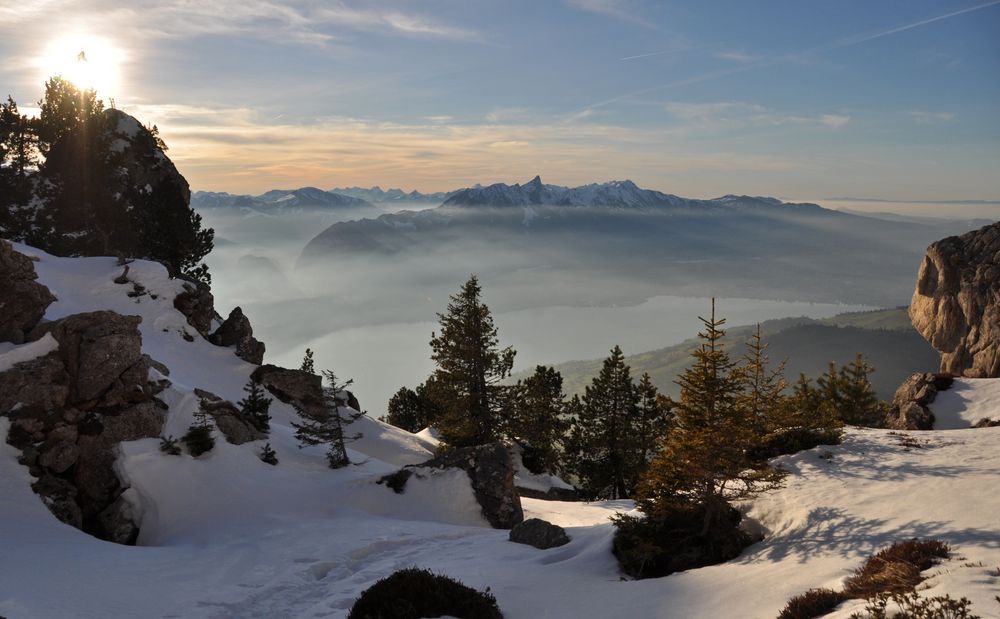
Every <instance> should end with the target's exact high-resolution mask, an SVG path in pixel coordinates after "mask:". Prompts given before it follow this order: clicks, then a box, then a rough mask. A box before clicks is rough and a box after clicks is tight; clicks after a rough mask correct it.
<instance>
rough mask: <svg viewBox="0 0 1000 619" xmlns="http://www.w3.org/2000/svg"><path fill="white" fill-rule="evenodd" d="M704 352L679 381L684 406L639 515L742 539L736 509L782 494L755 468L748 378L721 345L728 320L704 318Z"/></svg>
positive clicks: (651, 472)
mask: <svg viewBox="0 0 1000 619" xmlns="http://www.w3.org/2000/svg"><path fill="white" fill-rule="evenodd" d="M701 321H702V323H703V324H704V326H705V328H704V330H703V331H702V332H701V333H699V334H698V337H699V338H700V339H701V340H702V343H701V346H699V348H698V349H697V350H695V352H694V353H693V356H694V364H693V365H692V366H691V367H690V368H688V369H687V370H685V371H684V373H683V374H681V375H680V377H679V378H678V380H677V384H678V385H679V386H680V388H681V393H680V401H679V402H677V403H676V406H675V408H674V415H675V417H674V423H673V426H672V427H671V430H670V432H668V433H667V435H666V438H665V439H664V442H663V445H662V449H661V450H660V452H659V453H658V454H657V455H656V457H655V458H654V459H653V462H652V463H651V464H650V466H649V469H648V471H647V473H646V475H645V476H644V477H643V479H642V482H641V483H640V486H639V491H638V496H639V499H640V501H639V505H640V509H641V510H642V511H643V512H645V513H646V514H647V516H648V517H651V518H654V519H655V518H658V517H659V518H664V517H667V516H668V515H669V514H670V513H671V511H672V510H677V509H681V510H688V511H692V510H693V512H694V513H697V514H699V517H700V524H701V526H700V527H699V531H698V532H697V534H698V535H699V536H701V537H703V538H705V539H709V538H711V537H712V536H713V535H717V536H722V537H724V536H725V535H727V534H728V535H735V534H736V533H735V532H734V531H733V529H734V527H735V525H734V524H733V522H732V520H733V519H732V509H731V507H730V505H729V502H730V501H732V500H735V499H738V498H742V497H747V496H751V495H752V494H754V493H756V492H759V491H761V490H765V489H768V488H772V487H775V486H776V485H777V483H778V480H779V479H780V476H779V475H778V474H777V472H775V471H773V470H771V469H769V468H768V467H767V466H766V465H765V464H761V463H758V462H754V461H753V460H752V459H751V458H750V457H749V456H748V453H747V452H748V449H749V448H750V447H751V446H752V445H753V444H754V442H755V436H754V433H753V430H752V429H751V427H750V423H749V421H750V420H749V417H748V414H747V411H746V409H744V408H743V407H742V406H740V399H741V396H742V391H743V385H744V383H745V378H744V376H743V372H742V370H741V369H740V368H738V367H737V365H736V363H735V362H733V361H732V360H731V358H730V356H729V353H728V352H727V351H726V350H725V348H724V347H723V345H722V343H721V341H720V340H721V339H722V337H723V336H724V335H725V332H724V331H723V330H722V327H723V326H724V324H725V320H724V319H716V317H715V301H714V300H713V301H712V315H711V317H710V318H709V319H705V318H701Z"/></svg>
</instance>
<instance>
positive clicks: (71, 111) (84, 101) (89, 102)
mask: <svg viewBox="0 0 1000 619" xmlns="http://www.w3.org/2000/svg"><path fill="white" fill-rule="evenodd" d="M38 107H39V108H40V112H39V115H38V120H37V121H36V127H35V134H36V135H37V136H38V145H39V149H40V150H41V151H42V154H43V155H48V152H49V149H50V148H51V147H52V145H53V144H54V143H55V142H56V141H57V140H58V139H59V138H61V137H62V136H64V135H66V134H67V133H69V132H71V131H73V130H75V129H77V128H79V127H83V126H86V125H91V127H90V128H91V129H94V130H96V129H97V128H98V127H96V126H95V125H93V123H94V122H96V121H97V119H98V118H99V117H100V115H101V113H102V112H103V111H104V102H103V101H101V100H100V99H98V98H97V93H96V92H95V91H94V90H80V89H78V88H77V87H76V86H74V85H73V83H72V82H70V81H68V80H65V79H63V78H61V77H59V76H56V77H53V78H51V79H49V80H47V81H46V82H45V95H44V96H43V97H42V99H41V100H40V101H39V102H38Z"/></svg>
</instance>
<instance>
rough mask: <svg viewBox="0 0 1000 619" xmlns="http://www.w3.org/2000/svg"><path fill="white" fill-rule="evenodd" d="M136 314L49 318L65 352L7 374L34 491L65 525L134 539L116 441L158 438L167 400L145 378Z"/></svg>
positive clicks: (4, 396)
mask: <svg viewBox="0 0 1000 619" xmlns="http://www.w3.org/2000/svg"><path fill="white" fill-rule="evenodd" d="M140 321H141V318H139V317H138V316H122V315H120V314H117V313H115V312H107V311H101V312H89V313H84V314H75V315H72V316H68V317H66V318H63V319H60V320H56V321H53V322H48V323H43V324H42V325H40V326H39V327H37V328H36V329H35V330H34V331H33V332H32V333H31V334H30V337H31V338H40V337H44V336H45V335H51V337H53V338H54V339H55V340H56V341H57V342H58V344H59V347H58V349H56V350H54V351H52V352H50V353H48V354H47V355H44V356H42V357H38V358H36V359H32V360H30V361H27V362H24V363H19V364H16V365H15V366H14V367H13V368H11V369H9V370H7V371H6V372H3V373H0V415H3V416H6V417H8V418H10V420H11V426H10V431H9V432H8V436H7V441H8V443H10V444H11V445H13V446H15V447H17V448H19V449H21V457H20V462H21V463H22V464H24V465H26V466H27V467H28V469H29V472H30V473H31V475H32V476H33V477H35V478H37V481H36V482H35V483H34V484H32V488H33V489H34V490H35V492H37V493H38V494H39V495H40V496H41V497H42V499H43V500H44V502H45V504H46V505H47V506H48V507H49V509H50V511H52V513H53V514H54V515H55V516H56V517H57V518H59V519H60V520H62V521H63V522H66V523H67V524H70V525H72V526H75V527H77V528H81V529H83V530H84V531H87V532H90V533H92V534H94V535H96V536H98V537H100V538H102V539H107V540H111V541H115V542H119V543H133V542H134V541H135V538H136V536H137V535H138V527H137V525H136V523H135V522H134V521H133V514H132V506H131V504H130V503H129V501H128V499H127V498H123V497H122V495H123V492H124V490H125V488H124V487H123V485H122V483H121V480H119V478H118V475H117V473H116V472H115V467H114V464H115V460H116V459H117V456H118V452H117V448H118V444H119V443H120V442H122V441H130V440H135V439H139V438H149V437H158V436H159V435H160V432H161V431H162V428H163V422H164V418H165V414H166V413H165V409H166V406H165V405H163V404H162V403H161V402H160V401H159V400H156V399H155V398H154V397H153V396H154V393H155V392H156V390H157V387H156V386H155V385H151V384H150V383H149V382H148V374H149V358H148V357H147V356H145V355H143V354H142V352H141V345H142V336H141V334H140V333H139V329H138V326H139V323H140Z"/></svg>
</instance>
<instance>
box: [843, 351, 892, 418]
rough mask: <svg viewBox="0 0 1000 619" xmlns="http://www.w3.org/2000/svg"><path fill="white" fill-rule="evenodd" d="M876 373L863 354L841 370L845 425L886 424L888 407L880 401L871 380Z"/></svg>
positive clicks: (859, 354) (858, 355)
mask: <svg viewBox="0 0 1000 619" xmlns="http://www.w3.org/2000/svg"><path fill="white" fill-rule="evenodd" d="M874 371H875V368H873V367H872V366H871V365H869V363H868V361H867V360H865V357H864V355H862V354H861V353H858V354H857V356H856V357H855V358H854V361H852V362H851V363H849V364H847V365H845V366H844V367H842V368H841V369H840V372H839V374H838V380H839V389H838V391H839V394H840V402H839V406H840V409H839V410H840V418H841V419H842V420H843V421H844V423H849V424H852V425H857V426H871V427H878V426H881V425H882V424H883V423H884V422H885V413H886V406H885V404H884V403H883V402H882V401H881V400H879V399H878V396H877V395H876V394H875V388H874V387H872V383H871V380H870V378H869V377H870V376H871V374H872V373H873V372H874Z"/></svg>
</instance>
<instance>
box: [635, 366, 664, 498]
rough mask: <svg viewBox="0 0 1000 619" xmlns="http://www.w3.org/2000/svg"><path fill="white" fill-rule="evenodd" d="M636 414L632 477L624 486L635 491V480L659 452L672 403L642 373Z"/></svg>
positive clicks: (637, 391) (644, 373)
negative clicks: (626, 485)
mask: <svg viewBox="0 0 1000 619" xmlns="http://www.w3.org/2000/svg"><path fill="white" fill-rule="evenodd" d="M636 395H637V397H638V401H637V403H636V413H637V415H638V419H637V427H636V429H635V430H636V440H635V441H634V452H635V455H634V456H633V457H634V460H635V461H634V464H633V465H632V471H633V478H632V479H631V480H630V481H629V483H628V485H629V487H631V488H635V487H636V486H637V485H638V483H639V478H640V477H641V476H642V474H643V473H644V472H645V471H646V468H647V467H648V466H649V463H650V462H651V461H652V459H653V456H654V455H655V454H656V452H657V451H658V450H659V447H660V442H661V441H662V440H663V436H664V435H665V434H666V432H667V428H668V427H669V425H670V420H671V417H672V409H673V402H672V401H671V400H670V399H669V398H667V397H665V396H663V395H660V393H659V391H657V389H656V386H655V385H653V379H652V378H651V377H650V375H649V374H648V373H646V372H643V374H642V376H641V377H640V379H639V384H638V385H637V386H636Z"/></svg>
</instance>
